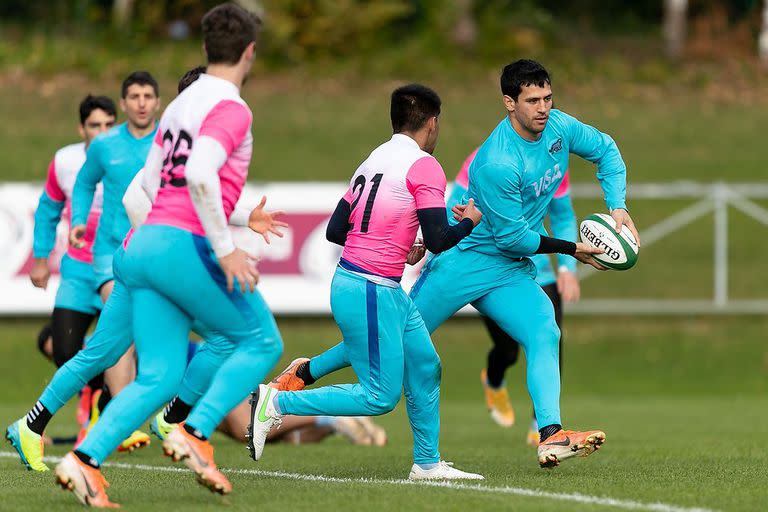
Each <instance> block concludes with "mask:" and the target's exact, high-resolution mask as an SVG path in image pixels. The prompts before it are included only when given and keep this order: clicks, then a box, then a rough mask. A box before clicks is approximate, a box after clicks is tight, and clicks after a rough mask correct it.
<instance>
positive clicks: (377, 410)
mask: <svg viewBox="0 0 768 512" xmlns="http://www.w3.org/2000/svg"><path fill="white" fill-rule="evenodd" d="M399 401H400V390H399V389H398V390H397V393H394V392H390V393H381V394H380V395H379V396H378V398H375V397H373V396H370V397H369V401H368V409H369V411H370V413H371V414H373V415H375V416H380V415H382V414H387V413H388V412H391V411H392V410H393V409H394V408H395V407H396V406H397V403H398V402H399Z"/></svg>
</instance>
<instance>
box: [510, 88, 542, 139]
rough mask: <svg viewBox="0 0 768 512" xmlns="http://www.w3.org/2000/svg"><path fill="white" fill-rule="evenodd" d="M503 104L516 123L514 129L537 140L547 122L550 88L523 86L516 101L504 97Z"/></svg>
mask: <svg viewBox="0 0 768 512" xmlns="http://www.w3.org/2000/svg"><path fill="white" fill-rule="evenodd" d="M504 104H505V106H506V107H507V110H509V112H510V114H511V115H512V118H513V121H516V123H514V124H516V125H517V126H516V128H517V127H519V128H521V129H522V130H523V131H525V132H527V133H528V134H530V135H533V136H535V137H536V138H538V135H539V134H540V133H541V132H543V131H544V128H546V126H547V121H548V120H549V111H550V110H552V87H551V86H550V85H549V84H544V87H539V86H538V85H528V86H524V87H523V90H522V91H520V95H519V96H518V97H517V101H515V100H513V99H512V98H510V97H509V96H504Z"/></svg>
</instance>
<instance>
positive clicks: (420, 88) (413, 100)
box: [389, 84, 441, 133]
mask: <svg viewBox="0 0 768 512" xmlns="http://www.w3.org/2000/svg"><path fill="white" fill-rule="evenodd" d="M440 105H441V102H440V96H438V95H437V93H436V92H435V91H433V90H432V89H430V88H429V87H426V86H424V85H421V84H409V85H404V86H402V87H398V88H397V89H395V90H394V91H393V92H392V106H391V107H390V110H389V116H390V118H391V119H392V131H393V132H394V133H400V132H415V131H418V130H420V129H421V128H422V127H423V126H424V125H425V124H426V122H427V121H429V119H430V118H431V117H437V116H439V115H440Z"/></svg>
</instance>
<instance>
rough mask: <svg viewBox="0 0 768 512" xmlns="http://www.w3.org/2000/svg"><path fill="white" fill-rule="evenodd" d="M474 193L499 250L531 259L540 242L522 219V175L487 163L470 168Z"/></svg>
mask: <svg viewBox="0 0 768 512" xmlns="http://www.w3.org/2000/svg"><path fill="white" fill-rule="evenodd" d="M472 173H473V174H472V183H473V188H472V189H473V190H475V191H477V195H478V198H477V202H478V205H479V208H480V210H481V211H482V212H483V222H487V223H488V224H487V225H488V227H489V229H490V231H491V233H492V234H493V237H494V239H495V242H496V246H497V247H498V248H499V250H500V251H502V252H503V253H505V254H507V255H509V256H510V257H513V258H522V257H526V256H532V255H533V254H535V253H536V250H537V249H538V248H539V245H540V243H541V235H540V234H539V233H538V232H536V231H533V230H532V229H531V228H530V226H529V225H528V222H527V221H526V220H525V218H524V217H523V194H522V189H521V186H522V176H521V173H520V171H519V170H518V169H516V168H514V167H511V166H505V165H500V164H494V163H488V164H485V165H482V166H479V167H473V168H472Z"/></svg>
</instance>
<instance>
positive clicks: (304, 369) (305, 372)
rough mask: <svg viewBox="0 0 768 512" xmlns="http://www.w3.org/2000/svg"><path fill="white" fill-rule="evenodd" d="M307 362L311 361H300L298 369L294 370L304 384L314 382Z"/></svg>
mask: <svg viewBox="0 0 768 512" xmlns="http://www.w3.org/2000/svg"><path fill="white" fill-rule="evenodd" d="M309 363H311V361H307V362H306V363H301V364H300V365H299V369H298V370H296V376H297V377H298V378H300V379H301V380H303V381H304V385H305V386H309V385H310V384H314V383H315V378H314V377H312V374H311V373H310V371H309Z"/></svg>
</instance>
